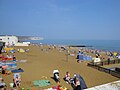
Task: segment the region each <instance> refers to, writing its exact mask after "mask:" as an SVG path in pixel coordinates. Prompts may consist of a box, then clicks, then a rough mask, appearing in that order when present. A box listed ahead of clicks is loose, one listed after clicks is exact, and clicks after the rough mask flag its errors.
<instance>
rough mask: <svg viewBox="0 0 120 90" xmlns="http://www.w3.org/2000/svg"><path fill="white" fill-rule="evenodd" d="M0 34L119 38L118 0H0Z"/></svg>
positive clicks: (85, 38) (70, 37) (119, 15)
mask: <svg viewBox="0 0 120 90" xmlns="http://www.w3.org/2000/svg"><path fill="white" fill-rule="evenodd" d="M0 34H4V35H18V36H40V37H43V38H45V39H75V40H78V39H82V40H120V0H0Z"/></svg>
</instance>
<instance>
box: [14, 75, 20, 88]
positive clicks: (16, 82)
mask: <svg viewBox="0 0 120 90" xmlns="http://www.w3.org/2000/svg"><path fill="white" fill-rule="evenodd" d="M20 83H21V79H20V78H19V77H18V76H16V78H15V79H14V84H15V86H16V87H17V88H20Z"/></svg>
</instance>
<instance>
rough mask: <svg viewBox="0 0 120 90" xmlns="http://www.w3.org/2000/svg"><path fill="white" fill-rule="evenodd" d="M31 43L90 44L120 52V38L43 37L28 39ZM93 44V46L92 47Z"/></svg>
mask: <svg viewBox="0 0 120 90" xmlns="http://www.w3.org/2000/svg"><path fill="white" fill-rule="evenodd" d="M27 41H30V42H31V43H36V44H40V43H42V44H47V45H67V46H69V45H72V46H88V47H89V46H90V47H89V48H93V49H99V50H106V51H117V52H120V40H62V39H61V40H60V39H58V40H57V39H56V40H53V39H43V40H27ZM91 46H92V47H91Z"/></svg>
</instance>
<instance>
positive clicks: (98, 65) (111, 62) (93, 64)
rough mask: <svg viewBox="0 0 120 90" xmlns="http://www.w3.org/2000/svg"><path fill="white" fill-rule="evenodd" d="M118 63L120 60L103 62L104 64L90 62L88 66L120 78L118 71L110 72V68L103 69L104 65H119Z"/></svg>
mask: <svg viewBox="0 0 120 90" xmlns="http://www.w3.org/2000/svg"><path fill="white" fill-rule="evenodd" d="M117 63H120V59H117V60H108V61H103V62H100V63H97V64H95V63H93V62H90V63H88V64H87V65H88V66H90V67H92V68H95V69H97V70H99V71H103V72H106V73H109V74H111V75H113V76H115V77H118V78H120V72H118V71H113V70H110V69H108V68H104V67H101V66H103V65H109V64H117Z"/></svg>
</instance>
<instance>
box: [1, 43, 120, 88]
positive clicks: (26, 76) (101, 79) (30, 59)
mask: <svg viewBox="0 0 120 90" xmlns="http://www.w3.org/2000/svg"><path fill="white" fill-rule="evenodd" d="M18 48H21V47H15V49H16V50H17V49H18ZM22 48H23V49H29V52H24V53H20V52H16V53H14V55H15V56H16V58H17V60H18V61H17V65H18V68H22V69H24V72H23V73H20V74H21V80H22V82H21V87H24V88H25V90H26V89H27V88H31V87H33V81H34V80H42V79H45V80H46V79H47V80H50V82H51V85H50V86H47V87H42V88H39V87H34V89H35V90H43V89H46V88H50V87H52V86H57V85H58V84H57V83H56V82H55V81H54V80H53V79H52V78H51V77H52V76H53V73H52V72H53V70H55V69H58V70H59V71H60V85H62V86H65V87H67V88H68V89H69V90H71V89H72V87H71V85H69V84H67V83H66V82H65V81H64V80H63V77H64V76H65V73H66V72H67V71H69V72H70V75H71V78H72V77H73V74H74V73H78V74H80V75H81V76H82V77H83V78H84V80H85V82H86V84H87V86H88V88H89V87H93V86H96V85H101V84H105V83H109V82H112V81H116V80H119V78H116V77H114V76H111V75H110V74H107V73H104V72H100V71H98V70H96V69H93V68H91V67H88V66H87V62H89V61H85V62H82V63H77V62H76V56H68V60H66V59H67V58H66V52H65V51H61V52H60V51H58V50H57V49H56V48H52V49H51V50H49V51H44V49H46V48H48V47H47V46H42V47H40V46H36V45H31V46H28V47H22ZM20 60H27V62H24V63H21V62H19V61H20ZM2 77H3V79H4V82H5V83H6V84H7V88H9V83H11V82H13V74H10V75H7V76H6V75H2Z"/></svg>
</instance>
